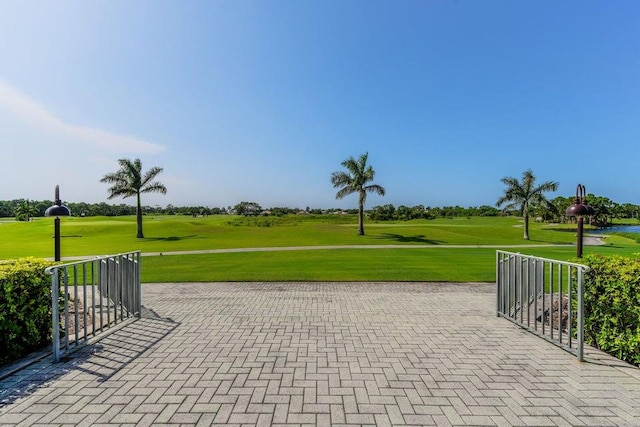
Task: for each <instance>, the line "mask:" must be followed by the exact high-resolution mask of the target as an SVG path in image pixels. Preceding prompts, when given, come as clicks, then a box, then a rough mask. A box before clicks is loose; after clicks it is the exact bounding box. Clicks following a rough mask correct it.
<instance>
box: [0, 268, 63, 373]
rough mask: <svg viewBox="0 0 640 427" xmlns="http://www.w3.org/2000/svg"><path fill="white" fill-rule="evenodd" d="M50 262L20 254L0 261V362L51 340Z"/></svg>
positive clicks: (6, 361)
mask: <svg viewBox="0 0 640 427" xmlns="http://www.w3.org/2000/svg"><path fill="white" fill-rule="evenodd" d="M51 265H53V263H52V262H50V261H46V260H44V259H37V258H22V259H18V260H11V261H7V262H4V263H0V348H1V349H3V350H2V351H1V352H0V365H4V364H7V363H9V362H12V361H14V360H16V359H18V358H20V357H22V356H24V355H26V354H28V353H29V352H31V351H33V350H37V349H39V348H42V347H43V346H44V345H46V344H47V343H50V342H51V276H49V275H47V274H45V272H44V270H45V268H47V267H49V266H51Z"/></svg>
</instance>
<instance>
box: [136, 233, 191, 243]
mask: <svg viewBox="0 0 640 427" xmlns="http://www.w3.org/2000/svg"><path fill="white" fill-rule="evenodd" d="M186 239H202V237H200V236H198V235H197V234H190V235H189V236H168V237H145V238H144V240H148V241H150V242H177V241H180V240H186Z"/></svg>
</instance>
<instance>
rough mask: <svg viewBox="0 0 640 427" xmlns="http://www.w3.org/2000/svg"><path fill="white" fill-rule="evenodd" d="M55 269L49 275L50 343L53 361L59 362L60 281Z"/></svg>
mask: <svg viewBox="0 0 640 427" xmlns="http://www.w3.org/2000/svg"><path fill="white" fill-rule="evenodd" d="M59 276H60V274H59V272H58V269H57V268H54V269H53V270H52V274H51V325H52V332H51V334H52V337H51V338H52V341H53V361H54V362H59V361H60V308H59V307H58V302H59V299H60V281H59Z"/></svg>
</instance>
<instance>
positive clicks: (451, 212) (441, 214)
mask: <svg viewBox="0 0 640 427" xmlns="http://www.w3.org/2000/svg"><path fill="white" fill-rule="evenodd" d="M498 215H500V210H498V209H496V208H494V207H493V206H477V207H476V206H472V207H469V208H463V207H461V206H444V207H430V206H427V207H425V206H423V205H417V206H412V207H409V206H404V205H400V206H398V207H395V206H393V205H391V204H387V205H382V206H374V207H373V208H372V209H371V210H370V211H369V218H371V219H372V220H374V221H396V220H397V221H409V220H412V219H436V218H453V217H467V216H498Z"/></svg>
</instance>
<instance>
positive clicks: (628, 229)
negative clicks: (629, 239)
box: [587, 225, 640, 234]
mask: <svg viewBox="0 0 640 427" xmlns="http://www.w3.org/2000/svg"><path fill="white" fill-rule="evenodd" d="M614 232H619V233H640V225H616V226H613V227H607V228H601V229H598V230H589V231H587V233H593V234H607V233H614Z"/></svg>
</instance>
